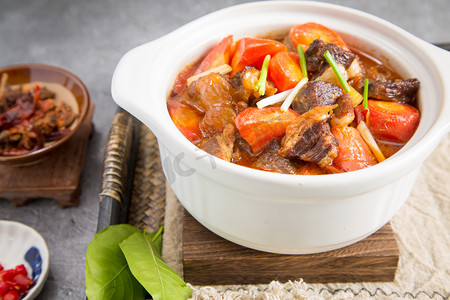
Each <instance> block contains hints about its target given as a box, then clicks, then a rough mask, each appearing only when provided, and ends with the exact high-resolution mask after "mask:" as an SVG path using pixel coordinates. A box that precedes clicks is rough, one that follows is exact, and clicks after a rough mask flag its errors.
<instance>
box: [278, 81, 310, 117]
mask: <svg viewBox="0 0 450 300" xmlns="http://www.w3.org/2000/svg"><path fill="white" fill-rule="evenodd" d="M307 82H308V78H303V79H302V80H300V81H299V82H298V83H297V85H296V86H295V87H294V88H293V89H292V91H291V92H290V93H289V95H288V96H287V98H286V99H285V100H284V102H283V104H281V110H283V111H286V110H288V108H289V106H291V104H292V101H294V98H295V96H297V94H298V92H299V91H300V89H301V88H302V87H303V86H304V85H305V84H306V83H307Z"/></svg>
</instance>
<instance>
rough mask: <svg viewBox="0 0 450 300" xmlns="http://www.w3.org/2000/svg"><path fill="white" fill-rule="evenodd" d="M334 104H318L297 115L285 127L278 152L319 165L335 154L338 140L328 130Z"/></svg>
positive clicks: (289, 157) (324, 163)
mask: <svg viewBox="0 0 450 300" xmlns="http://www.w3.org/2000/svg"><path fill="white" fill-rule="evenodd" d="M335 107H336V105H327V106H318V107H315V108H313V109H312V110H310V111H308V112H307V113H305V114H303V115H301V116H299V117H297V118H296V119H295V120H294V121H292V123H291V124H290V125H289V126H288V127H287V128H286V135H285V136H284V137H283V139H282V140H281V149H280V150H279V154H280V155H281V156H283V157H286V158H288V159H292V158H298V159H301V160H304V161H307V162H313V163H316V164H318V165H319V166H321V167H325V166H327V165H329V164H331V163H332V161H333V159H334V158H335V157H336V156H337V149H338V141H337V140H336V138H335V137H334V136H333V135H332V134H331V132H330V125H329V124H328V120H329V118H330V115H329V112H330V111H331V110H332V109H334V108H335Z"/></svg>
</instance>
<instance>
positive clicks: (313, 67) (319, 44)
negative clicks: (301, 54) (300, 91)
mask: <svg viewBox="0 0 450 300" xmlns="http://www.w3.org/2000/svg"><path fill="white" fill-rule="evenodd" d="M324 46H325V42H324V41H322V40H319V39H317V40H314V41H313V42H312V43H311V44H310V45H309V47H308V49H307V50H306V51H305V60H306V68H307V69H308V72H311V73H315V72H317V71H318V70H319V67H320V65H321V64H322V62H323V61H324V58H323V57H322V56H321V55H320V53H321V51H322V49H323V48H324Z"/></svg>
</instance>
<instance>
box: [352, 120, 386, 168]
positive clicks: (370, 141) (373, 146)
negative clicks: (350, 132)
mask: <svg viewBox="0 0 450 300" xmlns="http://www.w3.org/2000/svg"><path fill="white" fill-rule="evenodd" d="M356 129H358V131H359V133H360V134H361V136H362V137H363V139H364V140H365V141H366V143H367V145H368V146H369V148H370V150H372V153H373V154H374V155H375V157H376V158H377V160H378V162H382V161H383V160H385V159H386V158H385V157H384V154H383V152H381V150H380V148H379V147H378V145H377V142H375V139H374V138H373V136H372V133H371V132H370V130H369V127H367V125H366V123H365V122H364V121H360V122H359V124H358V126H357V127H356Z"/></svg>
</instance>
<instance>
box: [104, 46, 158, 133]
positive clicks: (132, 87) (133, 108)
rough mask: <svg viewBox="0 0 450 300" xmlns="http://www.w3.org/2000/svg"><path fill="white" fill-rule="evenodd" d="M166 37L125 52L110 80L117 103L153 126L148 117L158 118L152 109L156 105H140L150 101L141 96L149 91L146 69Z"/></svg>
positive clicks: (151, 118)
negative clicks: (147, 106) (146, 107)
mask: <svg viewBox="0 0 450 300" xmlns="http://www.w3.org/2000/svg"><path fill="white" fill-rule="evenodd" d="M165 39H166V38H165V37H162V38H159V39H157V40H154V41H152V42H149V43H146V44H143V45H141V46H138V47H136V48H133V49H131V50H130V51H128V52H127V53H125V54H124V55H123V56H122V58H121V59H120V61H119V63H118V64H117V66H116V69H115V70H114V74H113V77H112V80H111V95H112V97H113V99H114V101H115V102H116V103H117V105H119V106H120V107H122V108H123V109H124V110H126V111H128V112H129V113H130V114H132V115H133V116H134V117H136V118H137V119H139V120H140V121H141V122H143V123H145V124H146V125H147V126H148V127H150V128H151V129H152V130H153V128H152V127H154V125H155V124H152V123H153V122H152V121H149V120H154V119H157V117H158V116H157V115H156V113H153V112H154V111H155V109H143V108H144V107H143V106H146V105H150V106H151V105H153V104H152V103H151V102H149V101H145V102H144V101H142V99H143V98H145V97H144V96H145V95H146V94H147V92H148V90H147V87H148V81H149V77H148V76H149V74H148V72H149V70H151V65H152V63H153V62H154V61H155V59H156V56H157V54H158V53H159V51H160V49H161V45H162V42H163V41H164V40H165ZM144 111H145V116H144ZM149 114H150V116H149ZM151 114H154V115H153V116H152V115H151ZM144 120H145V121H144Z"/></svg>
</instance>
